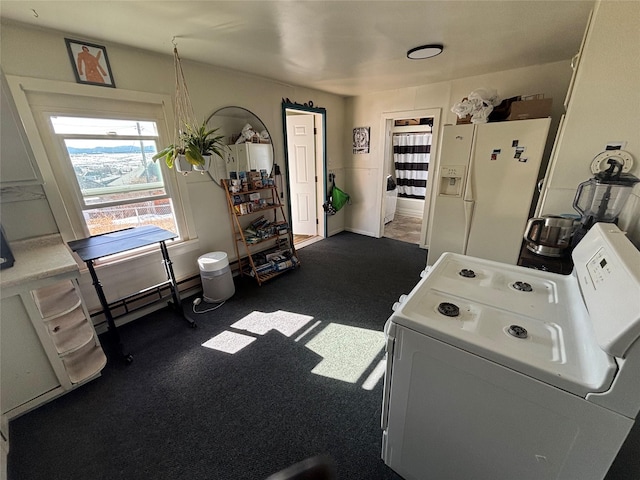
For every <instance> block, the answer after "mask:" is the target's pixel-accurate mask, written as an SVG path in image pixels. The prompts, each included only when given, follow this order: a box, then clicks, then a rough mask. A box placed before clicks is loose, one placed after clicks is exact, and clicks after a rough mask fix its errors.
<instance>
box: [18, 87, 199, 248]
mask: <svg viewBox="0 0 640 480" xmlns="http://www.w3.org/2000/svg"><path fill="white" fill-rule="evenodd" d="M6 78H7V82H8V83H9V87H10V90H11V93H12V95H13V97H14V100H15V103H16V107H17V109H18V112H19V114H20V117H21V119H22V121H23V125H24V127H25V131H26V133H27V138H28V139H29V143H30V144H31V146H32V148H33V150H34V157H35V159H36V163H37V164H38V167H39V168H40V170H41V172H42V176H43V185H42V187H43V189H44V191H45V194H46V196H47V199H48V201H49V204H50V206H51V210H52V213H53V216H54V218H55V220H56V224H57V225H58V229H59V231H60V234H61V236H62V238H63V240H64V241H71V240H76V239H79V238H85V237H87V236H88V235H89V232H88V228H87V226H86V224H85V222H84V218H83V215H82V207H81V205H82V204H83V201H81V200H79V199H78V195H80V197H82V194H81V192H79V186H78V182H77V181H76V178H75V174H73V178H72V179H71V180H68V179H66V177H65V176H64V173H63V172H64V169H65V165H61V164H63V163H66V164H68V167H69V168H71V167H70V161H69V159H68V152H67V149H66V145H65V144H64V141H63V140H62V139H61V138H60V137H61V135H59V134H56V133H55V132H54V131H53V126H52V124H51V121H50V120H49V116H52V115H57V116H75V117H82V116H85V117H94V118H116V119H117V118H122V119H131V118H135V119H137V120H143V121H153V122H155V123H156V127H157V129H158V137H157V139H156V142H157V148H159V149H161V148H162V146H163V145H165V144H168V142H169V135H168V133H167V132H169V131H170V129H169V125H170V122H169V120H171V119H172V116H171V97H170V96H168V95H161V94H152V93H146V92H136V91H130V90H122V89H116V90H111V89H99V88H95V87H91V86H86V85H75V84H69V83H65V82H58V81H51V80H41V79H35V78H27V77H18V76H10V75H7V77H6ZM31 95H34V96H35V97H32V96H31ZM40 98H45V99H46V102H41V101H39V99H40ZM69 100H71V102H69ZM105 102H106V103H105ZM44 103H46V104H44ZM70 103H72V104H73V105H72V106H69V104H70ZM106 104H108V105H109V108H104V105H106ZM112 104H114V105H115V106H114V107H111V105H112ZM137 106H140V107H139V110H138V111H139V113H135V112H136V108H137ZM149 112H152V113H149ZM158 164H159V166H160V168H161V169H162V175H163V180H164V184H165V188H166V194H167V197H168V198H170V199H171V201H172V204H173V208H174V216H175V219H176V224H177V226H178V230H179V232H180V237H179V238H178V239H176V241H175V242H172V245H176V244H178V243H186V242H190V241H192V240H197V235H196V229H195V222H194V219H193V216H192V214H191V208H190V204H189V192H188V190H187V183H186V180H185V179H184V178H183V177H182V176H179V175H176V174H175V171H174V170H173V169H169V168H168V167H167V165H166V164H165V162H162V161H158ZM72 173H73V172H72ZM137 253H139V252H137Z"/></svg>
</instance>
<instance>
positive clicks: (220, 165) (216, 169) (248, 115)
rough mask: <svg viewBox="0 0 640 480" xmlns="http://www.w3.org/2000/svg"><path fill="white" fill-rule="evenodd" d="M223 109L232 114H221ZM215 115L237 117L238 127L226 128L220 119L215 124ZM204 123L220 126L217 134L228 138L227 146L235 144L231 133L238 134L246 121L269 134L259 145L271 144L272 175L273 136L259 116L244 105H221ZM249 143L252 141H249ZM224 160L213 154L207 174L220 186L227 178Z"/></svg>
mask: <svg viewBox="0 0 640 480" xmlns="http://www.w3.org/2000/svg"><path fill="white" fill-rule="evenodd" d="M225 110H228V111H230V112H233V113H234V115H223V114H224V111H225ZM216 116H218V117H220V118H223V117H228V118H237V119H238V121H237V125H239V127H238V126H237V125H232V126H230V127H228V129H226V128H225V122H224V121H222V120H221V122H220V124H216V123H215V122H212V119H214V118H215V117H216ZM205 123H206V124H207V127H208V128H220V130H221V131H220V132H219V133H218V134H219V135H224V136H225V137H227V138H228V141H227V143H226V145H227V146H233V145H235V144H234V143H232V141H231V139H232V136H233V134H238V135H240V133H241V130H242V127H243V126H244V125H246V124H247V123H248V124H250V125H251V126H252V127H253V130H254V131H255V132H257V133H258V134H259V133H260V132H263V131H266V132H267V134H268V136H269V143H268V144H267V143H262V142H261V143H260V145H270V146H271V166H270V168H269V175H271V176H272V175H273V169H274V164H275V147H274V145H273V137H272V136H271V132H269V129H268V128H267V126H266V125H265V124H264V122H263V121H262V120H261V119H260V117H258V116H257V115H256V114H255V113H253V112H252V111H251V110H249V109H247V108H244V107H240V106H237V105H228V106H226V107H221V108H219V109H217V110H216V111H214V112H213V113H212V114H211V115H209V117H207V119H206V120H205ZM227 123H228V122H227ZM242 143H247V142H242ZM249 143H252V142H249ZM226 150H227V151H228V152H229V155H230V154H231V152H230V149H226ZM224 161H225V159H222V158H221V157H219V156H217V155H215V156H214V158H213V159H212V165H211V167H210V169H209V176H210V177H211V178H212V179H213V181H214V182H216V183H217V184H218V185H220V186H222V182H221V180H222V179H223V178H229V177H228V171H227V169H226V165H225V164H224ZM227 162H228V160H227ZM221 169H224V170H225V172H224V176H222V175H223V174H222V172H221Z"/></svg>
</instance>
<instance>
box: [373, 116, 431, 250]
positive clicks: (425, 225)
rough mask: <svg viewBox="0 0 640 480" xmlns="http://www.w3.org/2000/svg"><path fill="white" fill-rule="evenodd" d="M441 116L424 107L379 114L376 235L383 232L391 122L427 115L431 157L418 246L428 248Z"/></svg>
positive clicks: (389, 157) (391, 150)
mask: <svg viewBox="0 0 640 480" xmlns="http://www.w3.org/2000/svg"><path fill="white" fill-rule="evenodd" d="M441 116H442V109H441V108H425V109H419V110H405V111H398V112H383V113H382V115H381V123H382V129H381V131H383V132H384V137H383V140H382V146H383V150H382V151H383V155H382V166H381V168H380V169H379V172H380V175H379V181H380V184H381V185H382V189H381V190H380V193H381V195H380V198H379V205H380V223H379V225H378V237H380V236H382V233H383V232H384V201H385V194H386V191H387V176H386V173H385V167H386V166H387V165H388V163H389V162H392V160H393V159H392V156H393V145H392V143H391V141H392V138H391V137H392V130H393V122H394V121H395V120H405V119H410V118H416V117H429V118H433V126H432V127H431V135H432V140H431V159H430V161H429V172H430V174H429V177H428V180H427V191H426V195H425V199H424V210H423V213H422V227H421V229H420V243H419V246H420V248H424V249H428V248H429V242H428V238H429V233H430V231H431V218H432V216H433V215H432V209H433V208H432V205H433V202H432V201H431V197H432V196H433V182H432V174H433V172H435V171H437V167H438V163H439V162H438V160H439V145H440V131H441V129H442V125H441Z"/></svg>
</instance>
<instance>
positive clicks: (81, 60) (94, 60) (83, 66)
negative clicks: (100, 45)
mask: <svg viewBox="0 0 640 480" xmlns="http://www.w3.org/2000/svg"><path fill="white" fill-rule="evenodd" d="M100 57H102V50H98V53H97V54H96V55H95V56H94V55H92V54H91V52H90V51H89V47H87V46H86V45H83V46H82V51H81V52H80V53H78V60H77V65H78V74H79V75H80V76H82V75H84V78H85V80H86V81H87V82H94V83H104V76H107V72H105V70H104V68H102V65H100ZM103 75H104V76H103Z"/></svg>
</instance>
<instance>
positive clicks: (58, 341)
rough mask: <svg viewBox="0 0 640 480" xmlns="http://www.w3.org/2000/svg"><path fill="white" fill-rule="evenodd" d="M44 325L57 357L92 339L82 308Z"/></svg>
mask: <svg viewBox="0 0 640 480" xmlns="http://www.w3.org/2000/svg"><path fill="white" fill-rule="evenodd" d="M45 323H46V325H47V328H48V329H49V335H50V336H51V340H52V341H53V344H54V345H55V347H56V350H57V352H58V354H59V355H67V354H69V353H71V352H73V351H74V350H77V349H79V348H81V347H83V346H84V345H86V344H87V343H89V342H90V341H91V340H93V338H94V332H93V328H91V325H90V324H89V322H88V321H87V318H86V316H85V314H84V311H83V310H82V307H78V308H76V309H75V310H73V311H72V312H70V313H68V314H66V315H63V316H60V317H57V318H55V319H54V320H51V321H48V322H45Z"/></svg>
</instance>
